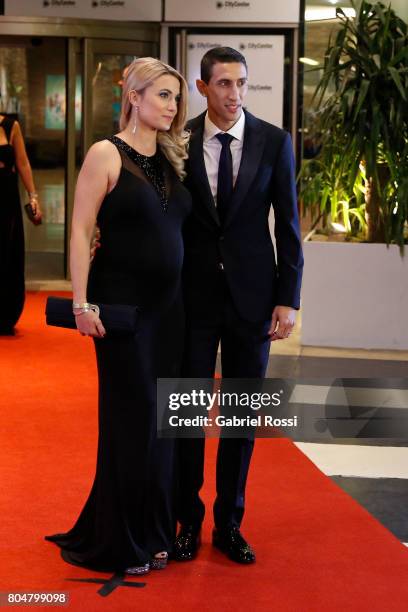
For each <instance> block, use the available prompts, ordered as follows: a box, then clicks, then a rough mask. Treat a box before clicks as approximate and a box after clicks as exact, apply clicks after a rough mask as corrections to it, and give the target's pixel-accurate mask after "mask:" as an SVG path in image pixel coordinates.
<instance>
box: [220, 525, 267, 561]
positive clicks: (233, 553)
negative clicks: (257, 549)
mask: <svg viewBox="0 0 408 612" xmlns="http://www.w3.org/2000/svg"><path fill="white" fill-rule="evenodd" d="M212 542H213V546H215V547H216V548H218V549H219V550H221V551H222V552H223V553H225V554H226V555H228V557H229V558H230V559H231V560H232V561H236V562H237V563H255V558H256V557H255V553H254V551H253V550H252V548H251V547H250V545H249V544H248V542H246V540H245V539H244V538H243V537H242V534H241V532H240V530H239V529H238V527H230V528H229V529H225V530H224V529H223V530H222V531H221V530H219V529H214V531H213V536H212Z"/></svg>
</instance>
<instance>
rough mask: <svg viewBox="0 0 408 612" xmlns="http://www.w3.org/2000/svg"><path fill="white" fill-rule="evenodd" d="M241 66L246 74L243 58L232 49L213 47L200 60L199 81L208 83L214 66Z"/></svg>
mask: <svg viewBox="0 0 408 612" xmlns="http://www.w3.org/2000/svg"><path fill="white" fill-rule="evenodd" d="M217 63H221V64H224V63H225V64H232V63H239V64H243V65H244V66H245V68H246V71H247V72H248V66H247V63H246V59H245V57H244V56H243V55H242V53H240V52H239V51H237V50H236V49H232V47H214V48H213V49H210V50H209V51H207V53H206V54H205V55H204V56H203V58H202V60H201V80H202V81H204V83H209V82H210V79H211V75H212V67H213V66H214V64H217Z"/></svg>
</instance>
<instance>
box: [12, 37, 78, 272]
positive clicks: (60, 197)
mask: <svg viewBox="0 0 408 612" xmlns="http://www.w3.org/2000/svg"><path fill="white" fill-rule="evenodd" d="M65 65H66V42H65V39H63V38H56V37H55V38H53V37H28V36H2V37H1V38H0V114H3V115H10V116H12V117H13V118H15V119H17V120H18V122H19V124H20V126H21V130H22V133H23V137H24V141H25V145H26V149H27V154H28V158H29V160H30V164H31V167H32V170H33V175H34V183H35V187H36V190H37V192H38V194H39V199H40V202H41V207H42V209H43V212H44V220H43V223H42V225H40V226H37V227H34V226H33V225H32V223H30V221H29V220H28V218H27V217H26V216H24V233H25V244H26V258H25V259H26V278H27V279H30V280H36V279H48V280H52V279H61V278H64V229H65V168H66V149H65V145H66V140H65V128H66V106H65ZM20 186H21V203H22V204H26V203H27V201H28V198H27V194H26V191H25V189H24V186H23V185H22V182H21V181H20Z"/></svg>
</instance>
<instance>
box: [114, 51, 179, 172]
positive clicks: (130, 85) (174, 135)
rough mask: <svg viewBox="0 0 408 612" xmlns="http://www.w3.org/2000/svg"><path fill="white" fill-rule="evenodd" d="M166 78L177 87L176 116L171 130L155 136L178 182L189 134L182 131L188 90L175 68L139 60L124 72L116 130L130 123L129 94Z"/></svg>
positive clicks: (142, 90)
mask: <svg viewBox="0 0 408 612" xmlns="http://www.w3.org/2000/svg"><path fill="white" fill-rule="evenodd" d="M165 74H170V75H172V76H174V77H176V79H178V81H179V83H180V101H179V103H178V108H177V114H176V116H175V117H174V119H173V122H172V124H171V127H170V129H169V130H168V131H166V132H158V134H157V142H158V144H159V146H160V148H161V150H162V151H163V153H164V155H165V156H166V157H167V159H168V160H169V162H170V163H171V165H172V166H173V168H174V169H175V171H176V173H177V174H178V176H179V177H180V178H181V179H182V178H184V177H185V175H186V173H185V171H184V160H185V159H187V157H188V155H187V145H188V140H189V132H186V131H185V129H184V124H185V121H186V117H187V95H188V87H187V83H186V81H185V79H184V78H183V77H182V76H181V74H180V73H179V72H177V70H176V69H175V68H172V67H171V66H168V65H167V64H165V63H164V62H162V61H160V60H158V59H156V58H154V57H139V58H137V59H135V60H133V62H132V63H131V64H130V65H129V66H128V67H127V68H126V70H125V72H124V75H123V88H122V109H121V115H120V122H119V125H120V129H121V130H124V129H125V128H126V126H127V124H128V123H129V121H130V117H131V114H132V104H131V102H130V100H129V92H130V91H132V90H135V91H137V92H138V93H141V94H142V93H143V92H144V90H145V89H146V88H147V87H149V85H151V84H152V83H153V82H154V81H155V80H156V79H158V78H159V77H161V76H163V75H165Z"/></svg>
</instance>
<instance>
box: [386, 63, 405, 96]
mask: <svg viewBox="0 0 408 612" xmlns="http://www.w3.org/2000/svg"><path fill="white" fill-rule="evenodd" d="M388 72H389V73H390V75H391V77H392V79H393V81H394V83H395V84H396V86H397V87H398V90H399V92H400V94H401V96H402V97H403V99H404V100H405V101H406V100H407V96H406V94H405V91H404V88H403V86H402V83H401V79H400V75H399V72H398V70H397V69H396V68H393V67H392V66H389V68H388Z"/></svg>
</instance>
